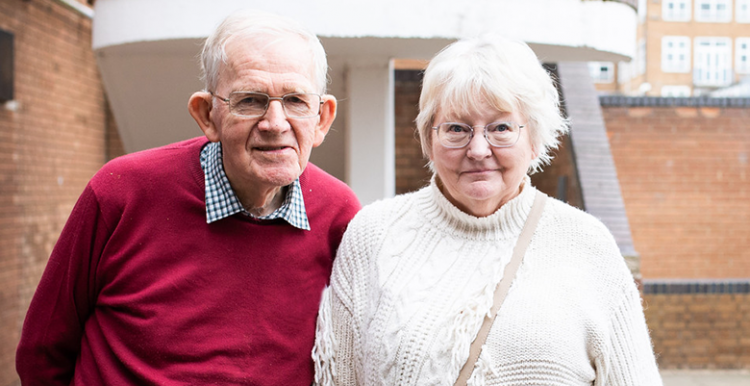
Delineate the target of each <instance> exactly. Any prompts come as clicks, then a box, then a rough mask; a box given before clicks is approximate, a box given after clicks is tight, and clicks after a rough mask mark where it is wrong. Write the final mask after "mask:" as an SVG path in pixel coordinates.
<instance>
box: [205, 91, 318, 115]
mask: <svg viewBox="0 0 750 386" xmlns="http://www.w3.org/2000/svg"><path fill="white" fill-rule="evenodd" d="M209 94H211V96H212V97H215V98H217V99H218V100H220V101H222V102H224V103H226V104H227V107H229V113H230V114H232V115H234V116H237V117H241V118H259V117H262V116H264V115H266V113H267V112H268V106H270V105H271V101H279V103H281V108H282V109H283V110H284V116H286V117H287V118H289V119H309V118H315V117H317V116H320V113H321V111H322V109H321V107H322V106H323V103H325V101H323V96H322V95H320V94H316V93H314V92H291V93H289V94H284V95H282V96H280V97H272V96H270V95H268V94H266V93H263V92H255V91H232V92H231V93H229V97H231V96H232V95H234V94H255V95H264V96H265V97H266V98H268V100H267V101H266V107H265V108H264V109H263V113H262V114H259V115H244V114H238V113H236V112H235V111H234V110H235V109H234V106H232V102H231V100H230V99H229V97H227V98H225V97H223V96H221V95H218V94H215V93H214V92H213V91H209ZM292 95H316V96H317V97H318V98H319V99H320V103H319V105H318V112H317V113H315V114H313V115H309V116H304V117H291V116H289V112H288V111H287V110H286V105H285V104H284V98H286V97H289V96H292Z"/></svg>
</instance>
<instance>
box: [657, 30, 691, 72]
mask: <svg viewBox="0 0 750 386" xmlns="http://www.w3.org/2000/svg"><path fill="white" fill-rule="evenodd" d="M661 70H662V71H663V72H690V38H689V37H687V36H664V37H662V38H661Z"/></svg>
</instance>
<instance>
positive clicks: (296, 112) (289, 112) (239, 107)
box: [211, 91, 323, 118]
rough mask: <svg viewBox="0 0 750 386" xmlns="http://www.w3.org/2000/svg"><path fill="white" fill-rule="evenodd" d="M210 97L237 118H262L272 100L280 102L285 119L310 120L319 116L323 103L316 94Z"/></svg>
mask: <svg viewBox="0 0 750 386" xmlns="http://www.w3.org/2000/svg"><path fill="white" fill-rule="evenodd" d="M211 95H213V96H215V97H216V98H218V99H219V100H220V101H222V102H224V103H226V104H227V105H229V112H230V113H232V114H234V115H237V116H239V117H245V118H257V117H262V116H263V115H265V114H266V110H268V105H269V104H270V103H271V101H273V100H277V101H280V102H281V105H282V106H283V107H284V114H286V116H287V118H312V117H314V116H316V115H319V114H320V106H321V105H322V104H323V101H322V99H321V97H320V95H318V94H308V93H292V94H286V95H284V96H282V97H271V96H268V94H263V93H259V92H245V91H235V92H233V93H231V94H229V97H227V98H224V97H221V96H218V95H216V94H214V93H211Z"/></svg>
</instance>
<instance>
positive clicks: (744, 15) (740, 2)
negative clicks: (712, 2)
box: [735, 0, 750, 23]
mask: <svg viewBox="0 0 750 386" xmlns="http://www.w3.org/2000/svg"><path fill="white" fill-rule="evenodd" d="M735 12H736V16H735V19H736V20H737V22H738V23H750V0H737V10H736V11H735Z"/></svg>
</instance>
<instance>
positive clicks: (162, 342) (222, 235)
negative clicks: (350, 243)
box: [16, 12, 360, 385]
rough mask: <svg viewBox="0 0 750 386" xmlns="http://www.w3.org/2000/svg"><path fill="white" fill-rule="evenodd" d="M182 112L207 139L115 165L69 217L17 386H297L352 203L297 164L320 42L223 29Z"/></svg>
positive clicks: (243, 23)
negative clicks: (200, 87) (202, 85)
mask: <svg viewBox="0 0 750 386" xmlns="http://www.w3.org/2000/svg"><path fill="white" fill-rule="evenodd" d="M202 64H203V70H204V71H203V72H204V77H205V82H206V91H203V92H197V93H195V94H193V95H192V97H191V98H190V101H189V103H188V110H189V112H190V114H191V115H192V116H193V118H195V120H196V122H197V123H198V125H199V126H200V128H201V129H202V130H203V132H204V133H205V136H206V138H207V139H208V140H206V138H203V137H201V138H195V139H191V140H187V141H184V142H180V143H176V144H173V145H169V146H165V147H162V148H158V149H153V150H147V151H144V152H140V153H135V154H131V155H128V156H125V157H121V158H118V159H116V160H114V161H112V162H110V163H108V164H107V165H105V166H104V167H103V168H102V170H101V171H100V172H99V173H97V174H96V176H94V177H93V179H92V180H91V181H90V183H89V184H88V185H87V186H86V189H85V190H84V192H83V194H82V195H81V197H80V199H79V200H78V203H77V204H76V206H75V208H74V209H73V212H72V213H71V215H70V218H69V220H68V222H67V224H66V225H65V228H64V230H63V232H62V235H61V236H60V239H59V241H58V243H57V245H56V246H55V249H54V251H53V252H52V256H51V257H50V260H49V263H48V265H47V268H46V270H45V272H44V276H43V277H42V280H41V282H40V284H39V287H38V289H37V292H36V294H35V296H34V299H33V300H32V302H31V306H30V308H29V311H28V314H27V316H26V321H25V324H24V328H23V333H22V337H21V342H20V344H19V346H18V353H17V363H16V366H17V370H18V373H19V375H20V377H21V380H22V382H23V384H24V385H208V384H221V385H239V384H242V385H309V384H310V383H311V382H312V374H313V365H312V361H311V359H310V353H311V349H312V346H313V341H314V334H315V318H316V314H317V309H318V304H319V301H320V296H321V293H322V290H323V288H324V287H325V285H326V283H327V282H328V277H329V274H330V271H331V265H332V260H333V257H334V255H335V252H336V249H337V247H338V244H339V242H340V240H341V236H342V234H343V232H344V229H345V227H346V225H347V223H348V222H349V220H350V219H351V218H352V217H353V216H354V214H355V213H356V212H357V210H359V208H360V205H359V202H358V201H357V199H356V197H355V196H354V194H353V193H352V192H351V190H350V189H348V188H347V187H346V185H344V184H343V183H342V182H340V181H338V180H336V179H335V178H333V177H331V176H330V175H328V174H326V173H325V172H323V171H322V170H320V169H319V168H317V167H315V166H314V165H311V164H308V158H309V156H310V151H311V149H312V148H313V147H316V146H318V145H320V144H321V142H323V139H324V137H325V135H326V133H327V132H328V129H329V128H330V126H331V123H332V122H333V120H334V118H335V115H336V100H335V99H334V97H332V96H330V95H325V89H326V71H327V63H326V58H325V52H324V51H323V47H322V46H321V44H320V42H319V41H318V39H317V38H316V37H315V36H314V35H313V34H311V33H310V32H308V31H306V30H305V29H303V28H301V27H300V26H299V25H297V24H296V23H294V22H292V21H290V20H287V19H283V18H280V17H278V16H274V15H269V14H263V13H256V12H240V13H235V14H233V15H231V16H229V17H228V18H227V19H226V20H225V21H224V22H223V23H222V24H221V25H220V26H219V27H218V28H217V30H216V31H215V32H214V33H213V34H212V36H210V37H209V38H208V40H207V41H206V44H205V47H204V50H203V53H202Z"/></svg>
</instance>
